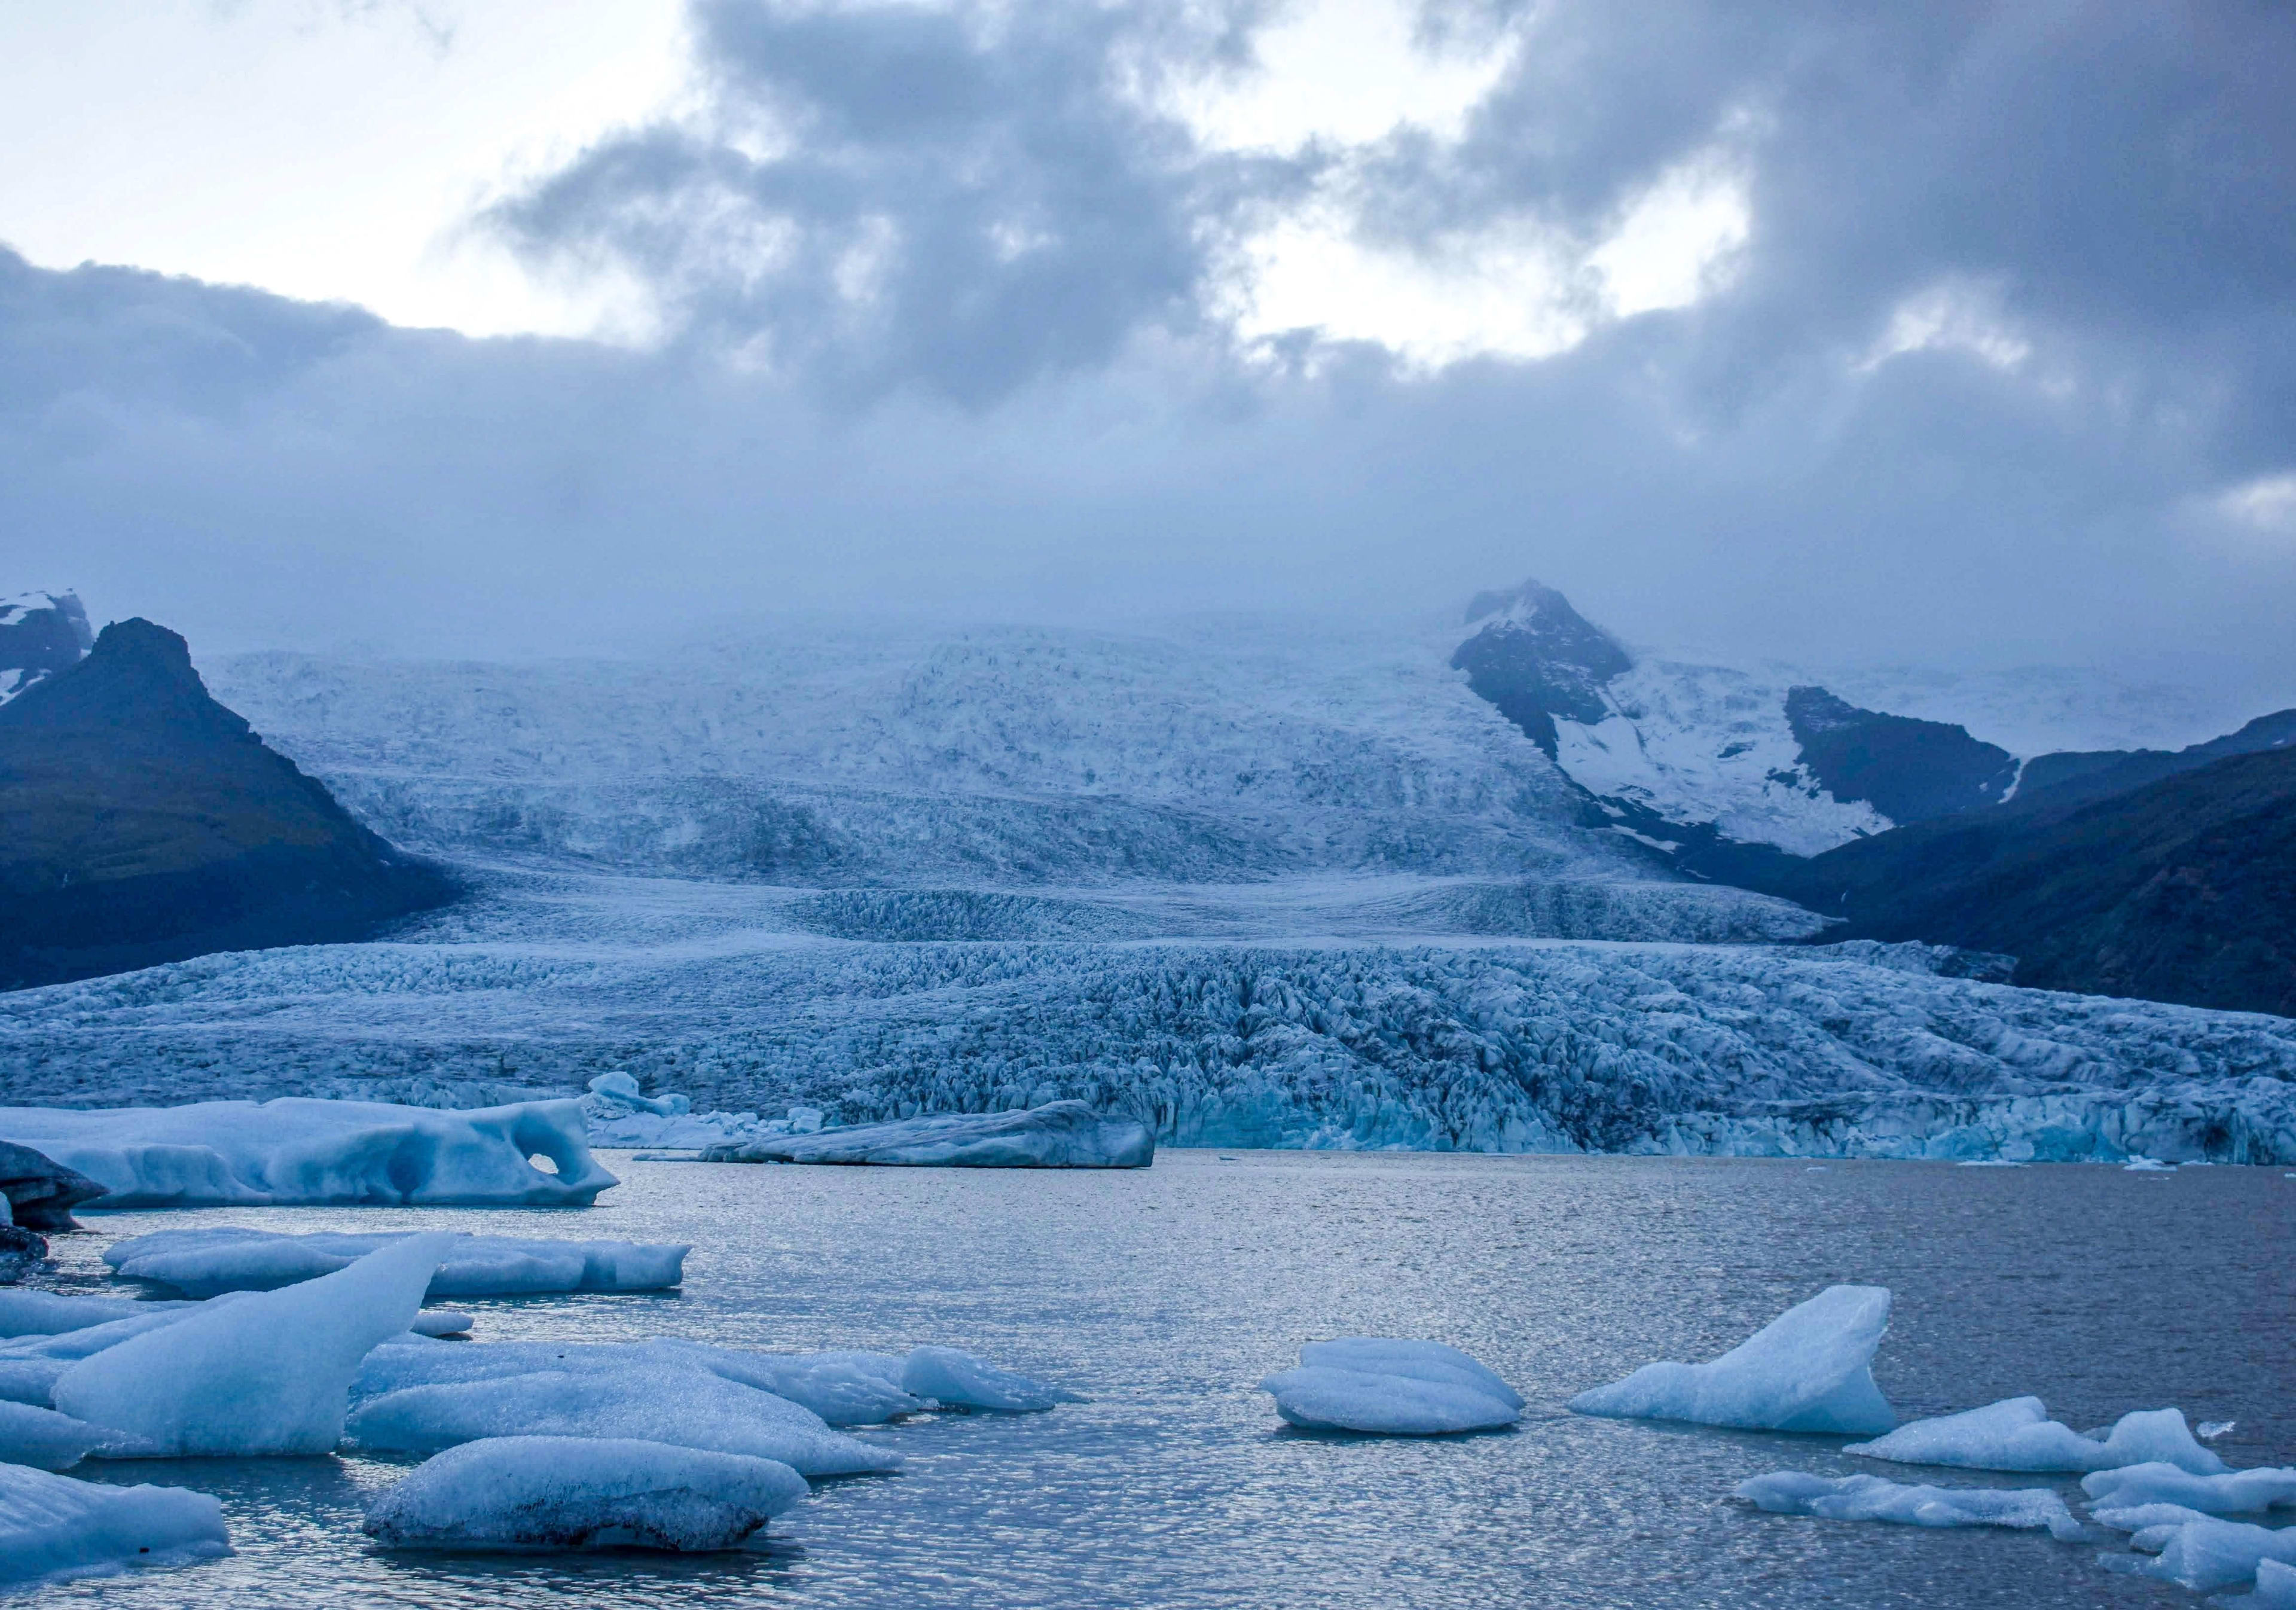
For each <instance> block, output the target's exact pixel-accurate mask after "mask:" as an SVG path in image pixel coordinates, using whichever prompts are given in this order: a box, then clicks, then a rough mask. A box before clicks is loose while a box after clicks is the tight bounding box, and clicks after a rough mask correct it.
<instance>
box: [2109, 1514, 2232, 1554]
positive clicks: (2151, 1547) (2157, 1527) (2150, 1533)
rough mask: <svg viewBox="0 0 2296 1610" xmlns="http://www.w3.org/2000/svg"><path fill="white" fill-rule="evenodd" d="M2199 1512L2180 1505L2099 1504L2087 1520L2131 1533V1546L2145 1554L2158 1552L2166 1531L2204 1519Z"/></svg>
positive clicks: (2165, 1540) (2167, 1533)
mask: <svg viewBox="0 0 2296 1610" xmlns="http://www.w3.org/2000/svg"><path fill="white" fill-rule="evenodd" d="M2208 1518H2209V1517H2208V1516H2205V1515H2203V1514H2202V1513H2201V1511H2199V1510H2197V1509H2194V1508H2190V1507H2187V1506H2185V1505H2183V1504H2123V1505H2112V1504H2106V1505H2101V1506H2099V1507H2096V1508H2095V1509H2092V1510H2090V1511H2089V1519H2091V1520H2093V1521H2095V1523H2096V1524H2098V1525H2100V1526H2110V1527H2112V1529H2113V1530H2114V1531H2115V1532H2135V1533H2136V1539H2135V1540H2132V1541H2131V1543H2130V1547H2131V1548H2142V1549H2144V1551H2145V1552H2146V1553H2148V1554H2158V1553H2159V1552H2160V1551H2161V1544H2163V1543H2165V1542H2167V1541H2168V1540H2169V1533H2170V1532H2174V1531H2175V1530H2176V1529H2177V1527H2179V1526H2181V1525H2183V1524H2185V1522H2186V1521H2205V1520H2207V1519H2208Z"/></svg>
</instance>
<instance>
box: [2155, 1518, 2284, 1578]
mask: <svg viewBox="0 0 2296 1610" xmlns="http://www.w3.org/2000/svg"><path fill="white" fill-rule="evenodd" d="M2159 1531H2160V1532H2161V1534H2162V1535H2158V1536H2154V1537H2147V1536H2145V1535H2144V1533H2142V1532H2140V1533H2138V1534H2137V1536H2136V1538H2134V1539H2132V1540H2130V1541H2131V1546H2132V1547H2135V1548H2144V1547H2145V1546H2146V1545H2147V1544H2148V1543H2158V1544H2159V1546H2160V1554H2161V1557H2160V1558H2158V1559H2156V1560H2152V1561H2149V1562H2148V1563H2146V1564H2145V1565H2143V1566H2141V1567H2139V1574H2141V1575H2144V1576H2153V1577H2158V1578H2160V1579H2161V1581H2169V1582H2177V1583H2180V1584H2181V1585H2183V1586H2185V1587H2186V1588H2191V1589H2196V1590H2198V1591H2200V1592H2202V1593H2207V1592H2210V1591H2213V1590H2214V1589H2218V1588H2235V1587H2238V1586H2240V1585H2241V1584H2242V1583H2243V1582H2248V1581H2254V1580H2255V1579H2256V1578H2257V1576H2258V1575H2259V1571H2260V1569H2261V1566H2262V1564H2263V1562H2265V1561H2267V1560H2276V1561H2278V1562H2279V1563H2280V1564H2282V1565H2296V1526H2284V1527H2282V1528H2280V1529H2278V1530H2277V1531H2276V1530H2274V1529H2273V1528H2271V1527H2268V1526H2252V1525H2250V1524H2248V1523H2247V1522H2245V1521H2219V1520H2216V1519H2214V1518H2212V1517H2207V1516H2203V1517H2202V1518H2201V1519H2198V1520H2191V1521H2186V1522H2185V1523H2184V1524H2182V1525H2178V1526H2169V1527H2163V1528H2161V1529H2159Z"/></svg>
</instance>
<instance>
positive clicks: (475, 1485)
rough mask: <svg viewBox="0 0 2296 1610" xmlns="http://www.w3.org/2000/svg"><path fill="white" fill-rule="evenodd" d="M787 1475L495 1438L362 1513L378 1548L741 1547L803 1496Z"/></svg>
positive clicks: (585, 1445)
mask: <svg viewBox="0 0 2296 1610" xmlns="http://www.w3.org/2000/svg"><path fill="white" fill-rule="evenodd" d="M807 1491H808V1489H807V1487H806V1483H805V1478H804V1477H802V1476H800V1475H799V1474H798V1473H797V1472H796V1471H794V1470H792V1469H791V1468H790V1467H789V1466H787V1465H783V1464H781V1463H779V1462H777V1461H775V1460H772V1459H760V1458H749V1457H747V1456H745V1455H742V1454H730V1453H711V1452H706V1451H702V1450H695V1449H690V1448H676V1447H671V1446H669V1445H667V1444H665V1443H661V1442H644V1441H637V1440H634V1439H629V1438H619V1437H496V1438H489V1439H488V1440H486V1441H483V1442H465V1443H463V1445H461V1446H460V1447H457V1448H450V1449H448V1450H447V1451H446V1452H444V1453H441V1454H437V1455H434V1456H433V1457H432V1458H429V1459H427V1460H425V1461H424V1462H423V1463H422V1466H420V1467H418V1468H417V1469H416V1470H415V1471H414V1474H411V1475H408V1476H407V1477H406V1479H405V1480H403V1481H401V1482H399V1483H397V1484H396V1485H394V1486H391V1487H389V1488H387V1489H385V1490H384V1491H382V1492H381V1493H380V1494H378V1495H377V1496H376V1497H375V1499H373V1502H371V1503H370V1504H369V1505H368V1506H367V1510H366V1517H365V1521H364V1522H363V1523H362V1526H361V1529H362V1530H363V1531H365V1532H366V1533H367V1535H368V1536H370V1537H372V1538H373V1539H375V1540H376V1541H378V1542H380V1543H381V1544H383V1545H384V1546H385V1547H387V1548H521V1549H543V1548H611V1547H620V1548H666V1549H676V1550H680V1551H689V1552H690V1551H695V1550H702V1549H718V1548H740V1547H742V1545H744V1544H745V1543H748V1542H750V1541H751V1540H753V1539H754V1538H755V1537H756V1536H757V1534H758V1533H759V1532H762V1531H763V1530H764V1529H765V1525H766V1523H767V1520H769V1519H771V1518H772V1517H773V1516H777V1515H780V1514H782V1513H783V1512H784V1511H786V1510H787V1509H789V1508H790V1507H791V1506H792V1505H794V1504H796V1503H797V1502H798V1501H799V1499H803V1498H804V1497H805V1496H806V1494H807Z"/></svg>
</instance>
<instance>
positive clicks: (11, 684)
mask: <svg viewBox="0 0 2296 1610" xmlns="http://www.w3.org/2000/svg"><path fill="white" fill-rule="evenodd" d="M93 640H94V638H93V635H92V634H91V633H90V632H89V631H88V629H87V612H86V610H84V609H82V608H81V607H80V603H79V600H78V598H77V597H75V596H73V595H71V594H70V593H24V594H21V595H20V596H17V597H14V598H10V599H7V600H5V601H0V704H5V703H6V702H8V701H9V700H11V699H12V698H14V697H15V696H16V695H17V694H22V693H25V692H28V691H29V690H30V689H31V688H33V687H35V686H38V685H39V684H40V683H42V682H45V681H46V680H47V679H48V678H50V677H53V676H54V675H55V674H56V673H57V672H58V671H61V670H68V669H70V668H71V667H73V666H75V665H77V664H78V663H79V661H80V658H81V656H82V655H84V654H86V653H87V650H88V645H89V644H90V643H91V642H92V641H93Z"/></svg>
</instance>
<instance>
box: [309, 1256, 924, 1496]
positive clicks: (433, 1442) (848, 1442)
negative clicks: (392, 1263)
mask: <svg viewBox="0 0 2296 1610" xmlns="http://www.w3.org/2000/svg"><path fill="white" fill-rule="evenodd" d="M377 1256H381V1254H380V1253H378V1254H377ZM457 1351H459V1350H457ZM647 1362H648V1367H647V1368H636V1369H625V1370H617V1371H614V1372H612V1373H607V1372H604V1371H599V1370H565V1369H551V1370H537V1371H533V1372H531V1373H528V1374H521V1375H514V1376H493V1377H489V1378H486V1379H482V1380H475V1381H458V1382H452V1383H444V1384H435V1385H427V1386H407V1387H401V1388H399V1389H398V1391H395V1392H384V1393H382V1394H381V1396H379V1397H375V1398H371V1399H369V1400H368V1401H365V1402H364V1403H362V1404H360V1405H359V1407H358V1408H357V1409H354V1410H352V1411H351V1415H350V1417H349V1419H348V1422H347V1423H346V1424H345V1425H344V1431H345V1433H346V1434H347V1435H348V1439H349V1442H350V1443H351V1445H352V1446H353V1447H355V1448H357V1449H359V1450H363V1451H366V1452H372V1453H414V1454H424V1455H429V1454H432V1453H437V1452H439V1451H441V1450H445V1449H448V1448H452V1447H454V1446H455V1445H456V1444H458V1443H463V1442H479V1441H481V1440H483V1439H486V1438H489V1437H627V1438H632V1439H635V1440H637V1441H640V1442H666V1443H668V1444H670V1445H671V1446H673V1447H677V1448H695V1449H701V1450H705V1451H709V1452H715V1453H739V1454H747V1455H750V1457H752V1458H762V1459H777V1460H779V1461H780V1462H781V1463H782V1464H784V1465H787V1466H790V1468H791V1469H792V1470H795V1471H797V1472H798V1473H799V1474H803V1475H808V1476H832V1475H859V1474H867V1473H871V1472H877V1471H887V1470H895V1469H898V1468H899V1466H900V1460H899V1459H898V1458H897V1457H896V1456H894V1455H892V1454H890V1453H889V1452H886V1451H884V1450H880V1449H876V1448H872V1447H870V1446H869V1445H868V1444H867V1443H865V1442H858V1441H856V1440H855V1439H854V1438H852V1437H849V1436H846V1435H844V1434H843V1433H840V1432H834V1431H832V1430H830V1429H829V1425H828V1423H827V1422H826V1421H824V1420H823V1419H822V1417H820V1416H819V1415H816V1414H815V1413H814V1412H813V1411H812V1410H811V1409H806V1408H803V1407H801V1406H800V1405H799V1404H796V1403H792V1402H791V1401H788V1400H787V1399H786V1398H781V1397H777V1396H775V1394H773V1393H771V1392H760V1391H758V1389H757V1388H755V1387H752V1386H744V1385H742V1384H741V1383H739V1382H737V1381H730V1380H727V1379H726V1378H725V1377H724V1376H718V1375H715V1374H713V1373H711V1372H710V1371H709V1370H705V1369H700V1368H686V1369H678V1368H669V1367H667V1366H666V1365H665V1364H664V1362H663V1361H662V1359H660V1357H659V1356H656V1357H655V1358H653V1359H650V1360H648V1361H647Z"/></svg>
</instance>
